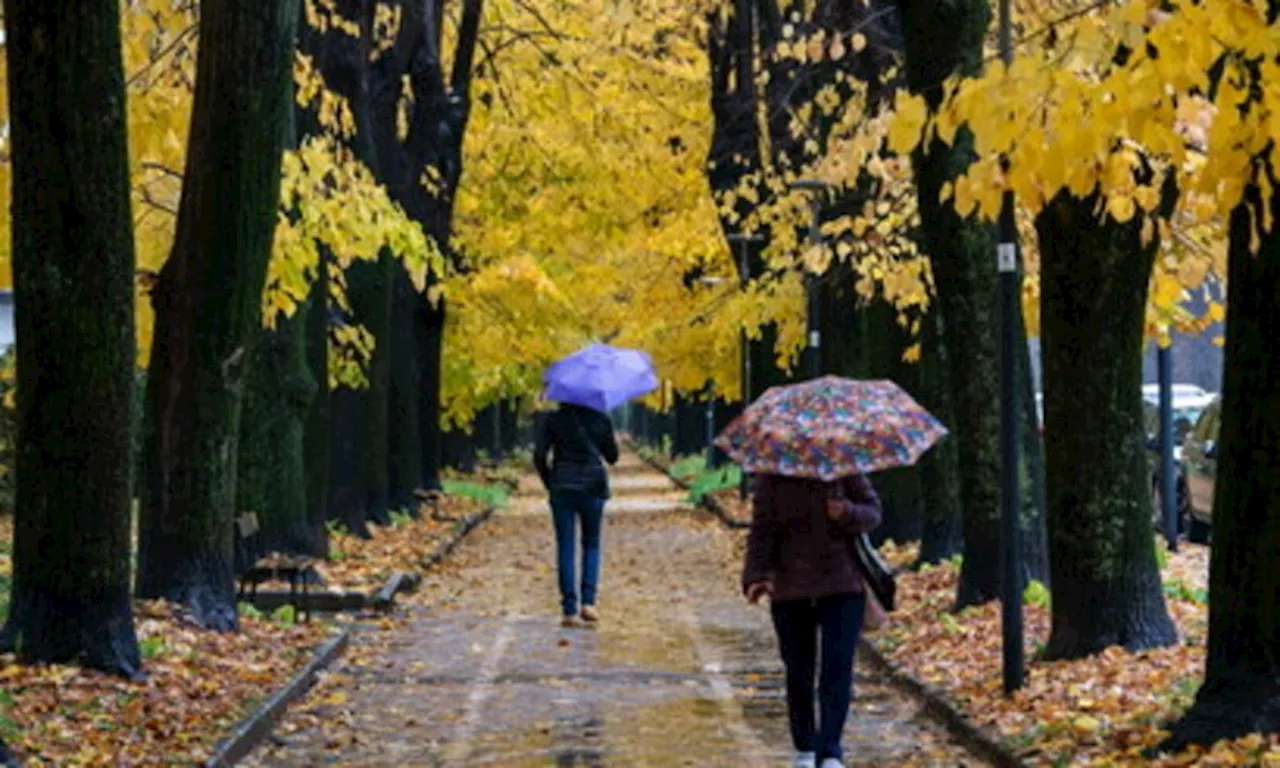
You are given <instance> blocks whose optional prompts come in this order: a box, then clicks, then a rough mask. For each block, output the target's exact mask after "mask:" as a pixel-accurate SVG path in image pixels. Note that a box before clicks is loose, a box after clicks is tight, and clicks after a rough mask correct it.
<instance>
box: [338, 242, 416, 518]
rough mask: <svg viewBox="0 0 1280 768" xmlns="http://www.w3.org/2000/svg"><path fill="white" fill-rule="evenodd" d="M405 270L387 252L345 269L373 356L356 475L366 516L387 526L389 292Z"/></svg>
mask: <svg viewBox="0 0 1280 768" xmlns="http://www.w3.org/2000/svg"><path fill="white" fill-rule="evenodd" d="M397 271H399V272H403V271H404V270H403V269H402V268H401V267H400V265H399V264H397V263H396V261H395V259H394V258H393V257H392V256H391V254H390V253H389V252H387V251H383V253H382V254H381V255H379V257H378V260H377V261H374V262H357V263H355V264H352V265H351V267H350V268H349V269H348V270H347V297H348V298H349V299H350V301H351V309H352V311H353V312H354V313H355V320H356V321H357V322H359V323H360V324H361V325H362V326H364V328H365V329H366V330H367V331H369V333H371V334H373V337H374V340H375V343H374V348H373V356H372V357H371V358H370V360H369V365H368V370H367V371H366V372H365V375H366V378H367V379H368V385H367V386H366V387H365V388H364V389H361V390H359V393H358V395H357V397H358V398H359V400H360V405H359V410H360V413H361V416H362V418H361V420H360V435H361V437H360V442H359V446H360V467H361V469H360V477H359V479H358V482H359V483H360V488H361V489H362V491H363V499H362V503H363V506H364V514H365V517H366V518H368V520H369V521H370V522H374V523H377V524H378V525H388V524H390V522H391V517H390V515H389V514H388V498H389V497H388V491H389V486H388V483H387V468H388V464H387V455H388V448H389V446H390V441H389V440H388V439H387V422H388V418H387V417H388V415H389V406H390V402H391V398H390V393H391V347H392V340H391V295H392V284H393V282H394V280H395V274H396V272H397Z"/></svg>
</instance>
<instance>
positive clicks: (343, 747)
mask: <svg viewBox="0 0 1280 768" xmlns="http://www.w3.org/2000/svg"><path fill="white" fill-rule="evenodd" d="M534 485H535V484H533V483H530V485H529V487H528V488H524V489H522V493H520V494H519V495H518V496H517V498H516V499H515V500H514V502H513V504H512V505H511V507H510V508H508V509H507V510H504V511H503V512H501V513H500V514H498V515H495V517H494V518H493V519H492V520H491V521H490V522H489V523H487V524H486V525H484V526H482V527H481V528H480V529H478V530H477V531H476V532H475V533H474V534H472V536H471V538H469V539H468V540H467V541H466V543H464V545H463V546H462V547H460V548H459V549H458V551H457V553H456V554H455V555H454V557H453V558H452V561H451V563H450V564H449V565H448V566H447V567H446V569H445V572H443V573H436V574H434V575H433V576H432V577H431V578H429V579H428V581H427V585H426V587H425V588H424V590H423V591H422V592H420V593H419V594H417V595H415V596H413V598H412V602H410V603H409V604H408V605H406V606H405V607H403V608H401V609H400V610H401V611H402V612H403V614H404V616H403V618H402V619H401V620H400V626H399V627H398V628H395V629H392V630H390V631H384V632H378V633H373V632H366V633H360V635H358V636H357V640H356V648H355V649H354V650H353V652H352V653H351V654H350V655H349V658H348V659H346V660H345V661H344V663H343V664H342V665H341V666H340V667H339V668H338V669H337V670H335V672H334V673H333V674H332V675H330V676H329V677H328V678H327V679H326V680H325V681H323V682H322V683H321V684H320V685H319V686H318V687H317V689H316V690H315V691H314V692H313V693H312V694H311V695H310V696H309V697H308V699H307V700H306V701H305V702H304V703H303V704H301V705H299V706H296V707H295V710H296V711H294V712H292V713H291V714H290V715H289V716H288V718H286V721H285V722H284V723H283V725H282V727H281V728H279V729H278V730H277V736H278V738H277V743H276V744H275V745H273V746H270V747H267V748H263V749H260V750H259V752H258V753H257V754H255V755H254V756H253V757H252V758H251V759H250V760H248V761H247V764H250V765H259V766H284V765H289V766H299V765H378V766H384V765H385V766H392V765H396V766H445V765H447V766H471V765H477V766H478V765H493V766H720V765H724V766H755V765H761V766H773V765H786V764H787V760H788V759H789V755H790V750H789V739H788V737H787V732H786V715H785V708H784V707H785V705H784V702H783V699H782V690H781V676H780V665H779V662H778V660H777V657H776V654H775V651H774V645H773V637H772V632H771V629H770V624H769V618H768V611H767V609H766V608H764V607H761V606H751V605H748V604H746V603H745V602H744V601H743V600H742V599H741V598H740V597H739V596H738V595H739V592H738V586H737V582H736V572H737V557H738V555H737V549H736V544H737V538H738V537H740V536H741V534H740V533H732V532H729V531H726V530H725V529H723V528H722V527H720V526H719V524H718V523H716V522H714V521H713V520H712V519H711V518H710V517H709V516H707V515H704V514H702V513H700V512H697V511H695V510H692V509H690V508H689V506H688V505H687V504H686V503H684V502H683V494H682V493H681V492H680V491H678V490H677V489H675V488H674V486H672V485H671V484H670V482H669V481H668V480H667V479H666V478H665V477H663V476H661V475H658V474H656V473H655V472H653V471H652V470H650V469H649V468H648V467H646V466H645V465H643V464H642V463H641V462H640V460H639V459H638V458H636V457H635V456H629V455H628V456H624V458H623V460H622V462H621V463H620V465H619V467H618V468H617V470H616V471H615V474H614V489H615V498H614V499H613V500H612V501H611V502H610V505H609V507H608V511H607V523H606V528H605V534H604V537H605V545H604V546H605V560H604V574H603V580H602V586H601V595H600V609H601V613H602V621H601V626H600V628H599V629H597V630H589V629H573V630H566V629H561V628H560V627H559V625H558V615H557V614H558V600H557V595H556V590H555V578H554V575H555V574H554V567H553V557H554V543H553V539H552V535H551V526H550V522H549V519H548V513H547V511H546V506H545V501H544V499H543V497H542V495H541V494H540V492H539V489H537V488H536V487H533V486H534ZM866 675H867V672H866V671H865V670H859V675H858V677H857V680H856V683H855V686H856V700H855V703H854V712H853V713H852V715H851V717H850V721H849V725H848V728H847V732H846V749H847V750H848V753H849V754H848V760H849V763H850V764H851V765H877V766H895V765H896V766H907V765H936V766H955V765H967V766H977V765H982V763H981V762H980V761H977V760H976V759H973V758H971V757H969V756H967V755H966V754H965V753H964V751H963V750H962V749H960V748H959V747H957V746H955V745H954V744H952V743H950V742H949V741H948V739H947V737H946V735H945V733H944V732H943V731H942V730H941V729H940V728H939V727H937V726H936V725H934V724H933V723H931V722H929V721H927V720H926V719H924V716H923V715H921V714H919V707H918V706H917V705H916V704H915V702H913V701H912V700H910V699H908V698H906V697H905V696H903V695H902V694H901V693H899V692H897V691H896V690H894V689H892V688H889V687H887V686H886V685H884V684H882V683H881V682H880V681H877V680H875V679H868V677H867V676H866Z"/></svg>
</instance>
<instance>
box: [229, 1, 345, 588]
mask: <svg viewBox="0 0 1280 768" xmlns="http://www.w3.org/2000/svg"><path fill="white" fill-rule="evenodd" d="M299 23H303V24H305V23H306V22H305V21H303V20H301V19H300V20H299ZM295 95H296V89H295ZM299 111H300V110H290V111H289V118H288V122H287V123H286V125H287V128H286V139H285V142H286V146H288V147H290V148H296V147H297V146H298V144H299V141H298V136H299V132H298V128H299V126H300V125H302V126H307V127H310V126H309V124H310V123H311V120H310V119H309V118H310V116H309V115H305V114H304V115H302V116H301V117H302V120H299V119H298V118H299V115H298V112H299ZM321 268H323V264H322V265H321ZM317 282H318V283H320V284H321V285H325V284H326V283H325V282H324V281H323V280H321V279H317ZM316 298H317V297H316V292H315V290H314V289H313V290H312V292H311V295H309V296H308V298H307V302H306V303H304V304H302V305H301V306H299V307H298V309H297V312H296V313H295V314H294V315H293V316H292V317H289V318H279V319H278V321H277V326H276V328H275V329H269V328H259V329H258V330H257V331H256V333H255V336H256V338H255V340H254V342H253V344H252V347H251V352H250V362H249V374H248V379H247V381H248V388H247V390H246V392H245V398H244V405H243V409H244V410H243V413H242V414H241V417H240V447H239V464H238V465H237V468H236V472H237V482H236V508H237V510H238V511H240V512H249V511H252V512H254V513H256V514H257V517H258V520H259V525H260V527H259V529H258V532H257V533H256V534H255V535H253V536H252V537H249V538H248V539H247V540H243V541H241V542H240V546H238V547H236V550H235V553H236V562H235V570H236V572H237V573H241V572H243V571H245V570H246V569H248V568H250V567H252V566H253V564H254V563H255V562H257V560H258V559H259V558H260V557H262V556H263V555H265V554H267V553H268V552H281V553H286V554H291V555H324V554H325V552H326V551H327V541H326V540H325V531H324V518H323V517H322V516H315V515H312V514H311V512H310V508H309V507H308V506H307V501H308V497H307V493H308V485H307V481H308V475H307V452H306V443H305V432H306V424H307V419H308V417H309V416H310V414H311V403H312V401H313V400H315V399H316V393H317V390H318V389H319V386H318V384H317V379H316V378H315V377H314V376H313V373H312V369H311V363H310V361H309V360H308V357H307V352H308V350H307V335H308V332H309V330H310V326H311V323H310V320H309V317H310V315H311V313H312V311H313V310H312V307H313V306H314V304H313V302H315V301H316ZM319 301H320V302H321V303H320V305H319V309H318V310H315V311H317V312H318V313H319V314H321V315H322V316H323V314H324V310H325V304H324V301H325V295H324V294H323V293H322V294H320V295H319ZM324 375H325V379H322V381H325V382H326V383H327V380H328V374H327V372H325V374H324ZM325 390H326V393H327V390H328V387H327V386H326V387H325Z"/></svg>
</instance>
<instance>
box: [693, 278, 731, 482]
mask: <svg viewBox="0 0 1280 768" xmlns="http://www.w3.org/2000/svg"><path fill="white" fill-rule="evenodd" d="M698 283H699V284H700V285H708V286H713V285H723V284H724V283H725V279H724V278H723V277H700V278H698ZM706 420H707V423H706V429H705V432H706V439H707V469H712V468H714V467H715V465H716V447H715V445H714V442H715V439H716V385H715V381H714V380H712V382H711V384H710V385H708V386H707V413H706Z"/></svg>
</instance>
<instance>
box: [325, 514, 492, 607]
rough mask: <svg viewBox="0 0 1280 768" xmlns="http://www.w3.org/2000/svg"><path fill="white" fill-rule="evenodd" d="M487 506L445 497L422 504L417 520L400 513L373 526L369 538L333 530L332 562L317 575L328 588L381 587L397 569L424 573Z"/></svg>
mask: <svg viewBox="0 0 1280 768" xmlns="http://www.w3.org/2000/svg"><path fill="white" fill-rule="evenodd" d="M484 506H485V504H484V502H483V501H481V500H479V499H475V498H470V497H466V496H450V495H445V496H442V497H440V499H439V501H438V504H437V505H435V506H433V505H430V504H423V505H422V506H421V508H420V509H419V514H418V516H417V517H416V518H414V517H409V516H408V515H402V514H399V513H397V514H396V515H395V516H394V517H393V518H392V524H391V525H388V526H377V525H371V526H369V531H370V533H371V534H372V537H371V538H368V539H362V538H360V537H359V536H354V535H352V534H351V533H349V532H347V531H345V530H337V531H333V532H331V535H330V537H329V552H330V556H329V559H328V560H326V561H324V562H321V563H319V564H317V566H316V571H318V572H319V574H320V576H321V578H323V579H324V581H325V584H326V585H327V588H328V589H332V590H339V591H343V590H348V589H359V590H369V589H377V588H378V587H380V586H382V585H383V584H384V583H385V582H386V580H387V579H389V578H391V575H392V574H393V573H395V572H396V571H418V570H421V569H422V567H423V565H424V563H425V562H426V561H427V559H428V558H430V557H431V556H432V555H433V554H435V552H437V551H438V550H439V548H440V546H441V545H442V544H443V543H444V542H445V541H446V540H447V539H448V538H449V537H450V536H452V535H453V534H454V533H455V532H456V531H457V530H458V528H459V526H461V525H463V524H464V521H465V519H466V517H467V516H469V515H473V514H475V513H477V512H480V511H481V510H482V509H483V508H484Z"/></svg>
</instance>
